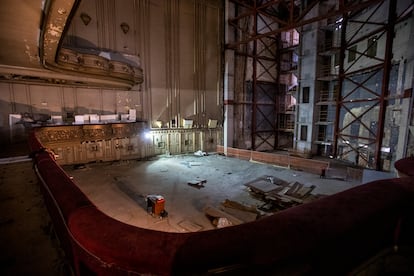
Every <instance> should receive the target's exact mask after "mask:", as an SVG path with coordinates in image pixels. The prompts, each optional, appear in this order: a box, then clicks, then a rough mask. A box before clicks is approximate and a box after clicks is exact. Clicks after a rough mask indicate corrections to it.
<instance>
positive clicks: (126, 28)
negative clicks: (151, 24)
mask: <svg viewBox="0 0 414 276" xmlns="http://www.w3.org/2000/svg"><path fill="white" fill-rule="evenodd" d="M120 26H121V29H122V31H123V32H124V34H127V33H128V32H129V25H128V24H127V23H125V22H122V23H121V25H120Z"/></svg>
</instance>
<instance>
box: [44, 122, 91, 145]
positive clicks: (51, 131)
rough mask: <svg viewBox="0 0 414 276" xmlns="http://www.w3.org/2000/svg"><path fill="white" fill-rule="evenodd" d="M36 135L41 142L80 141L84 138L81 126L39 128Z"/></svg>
mask: <svg viewBox="0 0 414 276" xmlns="http://www.w3.org/2000/svg"><path fill="white" fill-rule="evenodd" d="M36 135H37V137H38V138H39V140H40V141H41V142H42V144H44V143H51V142H68V141H82V140H83V139H84V138H83V131H82V126H70V127H66V126H64V127H47V128H41V129H40V130H39V131H38V132H37V133H36Z"/></svg>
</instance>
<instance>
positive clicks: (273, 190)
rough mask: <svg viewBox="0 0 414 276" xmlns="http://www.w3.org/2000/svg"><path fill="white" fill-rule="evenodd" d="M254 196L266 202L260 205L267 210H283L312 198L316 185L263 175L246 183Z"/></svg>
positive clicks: (263, 209) (261, 208)
mask: <svg viewBox="0 0 414 276" xmlns="http://www.w3.org/2000/svg"><path fill="white" fill-rule="evenodd" d="M245 185H246V186H247V187H248V189H249V191H250V192H251V194H252V196H254V197H256V198H259V199H260V200H262V201H263V202H264V204H263V205H262V206H260V207H259V209H260V210H262V211H266V212H274V211H278V210H283V209H286V208H289V207H292V206H294V205H299V204H302V203H304V202H305V201H307V200H308V197H309V198H310V195H311V192H312V191H313V190H314V189H315V186H314V185H311V186H307V185H304V184H302V183H299V182H286V181H284V180H281V179H277V178H274V177H261V178H259V179H256V180H254V181H252V182H249V183H247V184H245Z"/></svg>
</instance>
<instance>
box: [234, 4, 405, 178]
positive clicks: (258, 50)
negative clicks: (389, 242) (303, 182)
mask: <svg viewBox="0 0 414 276" xmlns="http://www.w3.org/2000/svg"><path fill="white" fill-rule="evenodd" d="M328 2H329V1H328ZM229 3H231V4H232V5H233V7H234V10H235V13H234V17H231V18H229V19H228V22H227V24H229V26H232V29H233V31H234V41H232V42H230V43H228V44H227V45H226V47H227V49H233V50H234V51H235V54H236V56H238V57H243V58H245V63H244V68H243V76H242V77H239V78H235V81H236V82H243V84H239V85H237V84H235V87H243V89H246V90H249V91H248V92H250V93H251V96H250V97H245V98H244V101H236V102H235V104H238V105H242V106H243V108H244V109H245V110H249V111H250V112H251V117H249V118H250V122H251V125H250V126H249V129H250V134H251V145H252V146H251V149H253V150H268V149H276V148H277V147H278V145H279V143H278V137H279V134H280V133H279V131H280V128H278V125H279V121H280V118H281V116H277V115H275V114H278V113H281V108H280V106H281V103H280V95H282V94H283V92H284V91H283V90H284V88H283V87H281V85H280V83H281V82H280V78H281V74H282V73H281V72H282V70H281V63H282V55H283V53H284V52H283V47H282V41H281V34H282V33H283V32H288V31H290V30H294V29H296V30H300V28H301V27H304V26H306V25H308V24H311V23H315V22H320V21H322V20H331V21H332V20H337V19H338V18H341V20H342V21H341V28H342V30H341V32H342V35H341V39H340V42H341V43H340V45H339V63H338V64H339V72H338V75H337V77H338V83H339V87H338V90H339V91H336V94H335V95H336V97H337V98H336V99H335V100H336V114H335V122H334V134H333V139H334V141H333V147H332V151H333V152H332V153H333V155H334V157H339V158H341V157H342V156H343V155H346V154H347V153H349V152H353V153H354V154H355V155H356V156H357V157H356V158H357V159H360V160H364V163H365V164H363V165H364V166H367V167H371V168H374V169H377V170H381V159H382V158H385V157H384V156H383V152H382V144H383V129H384V119H385V113H386V109H387V104H388V101H389V99H390V97H394V95H390V94H389V80H390V71H391V68H392V65H391V59H392V43H393V35H394V26H395V24H396V23H397V22H398V21H399V20H402V19H403V18H404V16H406V15H407V14H408V13H409V12H411V11H412V9H413V7H412V3H411V5H408V8H407V9H406V10H404V11H400V13H399V14H397V13H396V1H386V0H367V1H351V0H349V1H347V0H341V1H331V2H330V3H331V4H332V6H331V7H330V8H329V9H327V11H326V12H324V13H310V11H311V10H312V9H313V8H314V7H315V6H317V5H319V4H320V5H323V4H326V3H327V1H312V0H309V1H296V0H277V1H270V0H229ZM387 3H388V5H389V6H388V7H387V10H388V17H385V18H382V19H383V21H382V22H378V21H374V20H372V16H370V15H369V14H368V15H367V16H365V17H364V19H363V20H361V19H357V18H358V14H360V13H361V11H363V10H364V12H365V11H366V10H370V11H371V13H372V14H375V12H376V10H377V9H378V8H379V7H381V6H382V5H386V4H387ZM325 24H326V23H325ZM367 25H370V26H371V28H372V26H376V27H375V28H372V29H374V30H373V31H371V32H369V33H367V34H365V35H363V36H361V35H357V34H358V31H359V30H361V29H362V28H364V26H367ZM350 26H352V27H353V28H355V26H358V27H357V28H356V29H353V30H351V29H350ZM347 30H348V32H347ZM350 33H351V34H352V33H354V34H355V35H350ZM364 39H365V40H367V39H368V40H369V42H370V43H369V44H368V45H367V47H366V49H364V50H362V51H361V50H357V51H356V50H355V47H353V46H354V45H355V44H356V43H358V42H360V41H362V40H364ZM379 39H385V41H386V42H385V47H386V51H385V52H384V55H383V56H382V57H378V56H376V55H375V54H372V53H371V51H372V49H373V48H374V46H376V43H377V41H378V40H379ZM350 53H351V55H355V56H356V58H355V60H356V61H355V62H358V59H360V58H362V57H369V58H371V59H372V60H373V61H374V62H372V64H370V65H369V66H366V67H364V68H363V69H361V70H355V68H354V67H352V64H353V63H351V64H350V65H349V64H348V65H347V67H345V62H344V59H345V57H346V56H349V54H350ZM249 65H251V68H250V69H249ZM246 72H249V73H251V76H250V75H249V76H246ZM374 79H375V81H376V82H377V81H379V82H380V90H379V91H373V90H372V89H371V88H368V86H367V85H366V84H367V83H368V82H370V81H372V80H374ZM247 81H248V82H249V83H250V84H249V85H247V86H246V85H245V83H246V82H247ZM361 90H364V93H362V92H361ZM235 92H236V93H239V92H240V91H235ZM243 92H244V93H246V92H247V91H243ZM357 103H359V106H362V105H363V106H364V109H363V111H362V112H359V113H358V114H356V112H355V110H354V109H353V107H354V106H356V104H357ZM374 111H375V116H376V117H377V119H376V120H373V122H372V123H371V124H367V123H366V121H365V120H362V117H364V116H365V115H367V114H371V115H370V116H372V113H373V112H374ZM345 114H346V116H347V118H348V117H350V118H351V119H350V120H349V121H347V122H346V123H343V118H344V116H345ZM356 125H358V129H363V130H361V131H355V129H357V127H355V126H356ZM351 129H352V130H351ZM263 145H266V146H264V147H263ZM358 162H359V161H358ZM358 162H357V163H358Z"/></svg>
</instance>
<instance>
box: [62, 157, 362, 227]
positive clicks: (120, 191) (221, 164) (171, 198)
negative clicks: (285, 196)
mask: <svg viewBox="0 0 414 276" xmlns="http://www.w3.org/2000/svg"><path fill="white" fill-rule="evenodd" d="M63 168H64V169H65V171H66V172H67V173H68V174H69V175H70V176H72V177H73V180H74V181H75V183H76V184H77V185H78V186H79V187H80V188H81V190H82V191H83V192H84V193H85V194H86V195H87V196H88V197H89V198H90V199H91V200H92V202H94V204H95V205H97V207H98V208H99V209H101V210H102V211H103V212H104V213H106V214H108V215H109V216H111V217H113V218H115V219H117V220H119V221H122V222H125V223H127V224H131V225H135V226H139V227H143V228H149V229H154V230H159V231H168V232H189V231H203V230H210V229H214V228H216V226H215V225H213V224H212V221H211V220H210V219H209V218H208V217H207V216H206V215H205V213H204V210H205V208H207V207H214V208H217V209H219V207H220V206H221V203H222V202H224V201H225V200H226V199H228V200H231V201H235V202H238V203H241V204H243V205H248V206H261V205H263V204H264V202H263V201H262V200H259V199H258V198H257V197H253V196H252V195H251V193H249V189H248V187H247V186H245V184H247V183H249V182H252V181H254V180H257V179H258V178H266V177H273V178H277V179H282V180H284V181H286V182H299V183H301V184H304V185H305V186H311V185H314V186H315V188H314V189H313V191H312V195H314V196H319V195H330V194H333V193H337V192H339V191H342V190H345V189H348V188H350V187H353V186H355V185H358V184H359V183H357V182H355V181H346V180H340V179H342V178H345V174H346V172H345V170H344V169H340V168H339V169H331V170H328V177H327V178H320V176H319V175H315V174H310V173H306V172H302V171H294V170H289V169H286V168H280V167H275V166H271V165H266V164H258V163H253V162H249V161H245V160H239V159H235V158H228V157H225V156H222V155H218V154H210V155H207V156H195V155H178V156H159V157H156V158H153V159H151V160H148V161H138V160H128V161H117V162H104V163H89V164H84V165H76V166H72V165H71V166H64V167H63ZM329 176H331V177H329ZM201 180H205V181H206V182H205V184H204V185H203V187H198V186H191V185H189V184H188V183H189V182H194V183H195V182H197V181H201ZM147 195H161V196H163V197H164V199H165V205H164V208H165V210H166V211H167V212H168V216H167V217H165V218H162V219H161V218H160V217H158V216H157V217H154V216H152V215H151V214H150V213H149V212H148V210H147V201H146V199H147ZM310 198H314V197H310ZM150 210H151V208H150ZM263 214H264V215H268V214H269V213H263Z"/></svg>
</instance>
